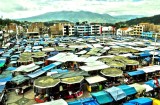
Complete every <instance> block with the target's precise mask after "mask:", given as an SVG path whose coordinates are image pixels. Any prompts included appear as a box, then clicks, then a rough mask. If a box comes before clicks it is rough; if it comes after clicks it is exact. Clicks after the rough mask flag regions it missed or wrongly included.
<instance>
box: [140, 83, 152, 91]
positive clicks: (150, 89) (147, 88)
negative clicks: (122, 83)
mask: <svg viewBox="0 0 160 105" xmlns="http://www.w3.org/2000/svg"><path fill="white" fill-rule="evenodd" d="M142 86H143V87H145V88H146V92H149V91H152V90H153V88H152V87H151V86H149V85H147V84H143V85H142Z"/></svg>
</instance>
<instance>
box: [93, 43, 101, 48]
mask: <svg viewBox="0 0 160 105" xmlns="http://www.w3.org/2000/svg"><path fill="white" fill-rule="evenodd" d="M92 45H93V47H96V48H102V47H103V46H101V45H100V44H92Z"/></svg>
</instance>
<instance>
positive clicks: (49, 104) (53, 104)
mask: <svg viewBox="0 0 160 105" xmlns="http://www.w3.org/2000/svg"><path fill="white" fill-rule="evenodd" d="M34 105H68V104H67V102H66V101H65V100H63V99H58V100H54V101H50V102H45V103H39V104H34Z"/></svg>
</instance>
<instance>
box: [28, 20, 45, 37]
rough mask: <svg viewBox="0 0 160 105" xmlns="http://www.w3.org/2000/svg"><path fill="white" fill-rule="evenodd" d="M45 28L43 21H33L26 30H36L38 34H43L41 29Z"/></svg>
mask: <svg viewBox="0 0 160 105" xmlns="http://www.w3.org/2000/svg"><path fill="white" fill-rule="evenodd" d="M44 28H45V26H44V23H42V22H35V23H32V24H31V25H30V26H28V31H27V32H38V33H39V34H41V35H42V34H43V29H44Z"/></svg>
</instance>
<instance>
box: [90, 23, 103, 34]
mask: <svg viewBox="0 0 160 105" xmlns="http://www.w3.org/2000/svg"><path fill="white" fill-rule="evenodd" d="M90 26H91V35H100V34H101V25H100V24H98V23H91V24H90Z"/></svg>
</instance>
